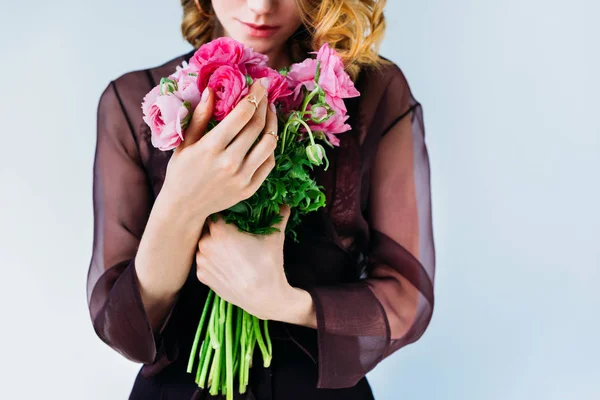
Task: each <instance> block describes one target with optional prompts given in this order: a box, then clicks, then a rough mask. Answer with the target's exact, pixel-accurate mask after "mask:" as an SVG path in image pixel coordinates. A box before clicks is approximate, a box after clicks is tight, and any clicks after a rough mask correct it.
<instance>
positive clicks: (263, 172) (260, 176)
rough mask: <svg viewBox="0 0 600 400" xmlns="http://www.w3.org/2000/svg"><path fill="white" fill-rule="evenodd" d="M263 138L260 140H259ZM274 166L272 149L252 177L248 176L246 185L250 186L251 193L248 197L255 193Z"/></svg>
mask: <svg viewBox="0 0 600 400" xmlns="http://www.w3.org/2000/svg"><path fill="white" fill-rule="evenodd" d="M263 140H264V139H263ZM263 140H261V142H262V141H263ZM259 146H260V143H259V144H258V145H257V146H256V147H257V148H258V147H259ZM274 167H275V154H274V153H273V152H272V151H270V155H269V156H267V159H266V160H265V161H264V162H263V163H262V164H261V165H260V166H259V167H258V168H257V169H256V172H254V175H252V178H250V183H249V185H248V186H249V187H250V189H249V191H250V193H251V195H250V196H249V197H251V196H252V195H253V194H254V193H256V191H257V190H258V188H259V187H260V185H262V183H263V182H264V180H265V179H267V177H268V176H269V174H270V173H271V171H272V170H273V168H274Z"/></svg>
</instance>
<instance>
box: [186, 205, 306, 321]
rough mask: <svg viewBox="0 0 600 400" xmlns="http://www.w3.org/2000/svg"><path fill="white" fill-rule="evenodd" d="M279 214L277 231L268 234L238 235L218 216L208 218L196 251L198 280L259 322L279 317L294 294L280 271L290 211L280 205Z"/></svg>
mask: <svg viewBox="0 0 600 400" xmlns="http://www.w3.org/2000/svg"><path fill="white" fill-rule="evenodd" d="M280 211H281V215H282V216H283V219H282V220H281V221H280V222H279V223H278V224H277V225H275V227H276V228H278V229H279V230H280V231H279V232H274V233H271V234H268V235H254V234H251V233H247V232H240V231H239V230H238V228H237V226H236V225H234V224H227V223H226V222H225V221H224V220H223V218H222V217H221V216H220V215H219V214H217V216H218V220H217V222H212V220H211V219H210V218H208V219H207V224H208V225H207V228H208V229H207V232H205V233H203V235H202V237H201V238H200V241H199V242H198V250H197V252H196V263H197V268H196V275H197V276H198V280H200V281H201V282H202V283H204V284H205V285H207V286H209V287H210V288H212V289H213V290H214V291H215V293H216V294H218V295H219V296H220V297H222V298H223V299H225V300H226V301H228V302H230V303H232V304H234V305H236V306H238V307H241V308H243V309H244V310H246V311H247V312H249V313H250V314H252V315H255V316H257V317H258V318H260V319H273V318H271V317H272V316H275V315H279V314H281V310H280V309H281V307H282V305H283V304H284V301H287V299H289V298H290V294H292V293H294V294H296V290H294V288H292V287H291V286H290V284H289V283H288V281H287V278H286V276H285V272H284V269H283V244H284V240H285V227H286V225H287V222H288V219H289V216H290V208H289V206H288V205H283V206H281V209H280ZM296 298H297V297H296Z"/></svg>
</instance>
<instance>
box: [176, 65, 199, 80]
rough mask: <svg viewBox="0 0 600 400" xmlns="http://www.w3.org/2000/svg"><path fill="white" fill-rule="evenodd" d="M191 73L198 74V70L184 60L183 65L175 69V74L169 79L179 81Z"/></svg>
mask: <svg viewBox="0 0 600 400" xmlns="http://www.w3.org/2000/svg"><path fill="white" fill-rule="evenodd" d="M190 73H196V74H197V73H198V68H196V67H193V66H192V65H190V64H188V62H187V61H185V60H184V61H182V62H181V65H178V66H176V67H175V72H173V73H172V74H171V75H169V78H171V79H173V80H176V81H178V80H179V79H181V77H182V76H184V75H188V74H190Z"/></svg>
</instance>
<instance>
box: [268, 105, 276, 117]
mask: <svg viewBox="0 0 600 400" xmlns="http://www.w3.org/2000/svg"><path fill="white" fill-rule="evenodd" d="M269 108H270V109H271V111H273V112H274V113H275V114H277V109H276V108H275V104H273V103H269Z"/></svg>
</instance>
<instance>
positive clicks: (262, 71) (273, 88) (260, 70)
mask: <svg viewBox="0 0 600 400" xmlns="http://www.w3.org/2000/svg"><path fill="white" fill-rule="evenodd" d="M247 72H248V75H250V77H251V78H252V79H253V80H257V79H260V78H267V79H269V89H268V90H267V92H268V94H267V97H268V99H269V103H274V102H275V101H277V100H280V99H281V98H283V97H286V96H289V95H290V94H291V93H292V91H291V90H290V89H289V88H288V81H287V80H286V78H285V77H284V76H283V75H281V74H280V73H279V72H277V71H276V70H274V69H273V68H269V67H267V66H263V65H250V66H248V71H247Z"/></svg>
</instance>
